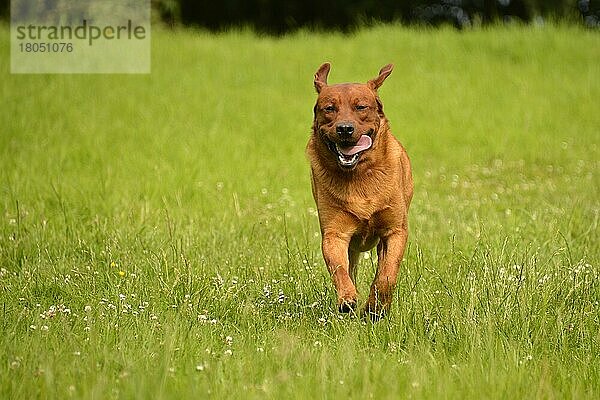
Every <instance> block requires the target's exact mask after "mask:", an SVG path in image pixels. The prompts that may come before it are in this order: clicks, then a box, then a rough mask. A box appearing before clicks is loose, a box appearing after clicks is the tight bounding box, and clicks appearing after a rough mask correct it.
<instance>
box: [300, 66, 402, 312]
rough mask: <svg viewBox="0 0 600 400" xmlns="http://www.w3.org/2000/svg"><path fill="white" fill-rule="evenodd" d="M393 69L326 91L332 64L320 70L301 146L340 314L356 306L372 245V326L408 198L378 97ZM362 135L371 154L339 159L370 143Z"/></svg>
mask: <svg viewBox="0 0 600 400" xmlns="http://www.w3.org/2000/svg"><path fill="white" fill-rule="evenodd" d="M392 68H393V66H392V65H386V66H385V67H383V68H382V69H381V71H380V73H379V76H377V77H376V78H374V79H372V80H370V81H368V82H367V83H366V84H358V83H356V84H348V83H344V84H337V85H328V84H327V75H328V73H329V69H330V65H329V64H328V63H325V64H323V65H322V66H321V67H320V68H319V70H318V71H317V73H316V74H315V80H314V85H315V88H316V90H317V93H318V98H317V102H316V105H315V108H314V121H313V128H312V129H313V133H312V135H311V137H310V140H309V142H308V146H307V154H308V157H309V159H310V163H311V171H312V190H313V196H314V199H315V202H316V204H317V208H318V212H319V222H320V225H321V235H322V251H323V257H324V259H325V263H326V265H327V268H328V270H329V272H330V274H331V277H332V279H333V283H334V285H335V288H336V291H337V296H338V300H337V303H338V306H339V309H340V311H343V312H348V311H350V310H352V309H354V308H355V307H356V302H357V291H356V286H355V283H356V272H357V271H356V268H357V264H358V259H359V255H360V253H361V252H364V251H368V250H369V249H371V248H373V247H374V246H377V255H378V267H377V272H376V274H375V278H374V280H373V283H372V285H371V289H370V293H369V298H368V300H367V304H366V306H365V312H366V313H367V314H369V315H370V316H371V317H372V318H373V319H378V318H379V317H381V316H382V315H383V314H385V313H386V312H387V311H388V310H389V308H390V305H391V301H392V293H393V291H394V289H395V286H396V280H397V276H398V268H399V265H400V262H401V261H402V256H403V253H404V248H405V246H406V240H407V236H408V208H409V205H410V201H411V199H412V195H413V181H412V175H411V169H410V162H409V159H408V155H407V154H406V151H405V150H404V148H403V147H402V145H401V144H400V143H399V142H398V141H397V140H396V138H395V137H394V136H393V135H392V133H391V132H390V128H389V124H388V120H387V119H386V117H385V115H384V113H383V105H382V103H381V100H380V99H379V97H378V95H377V89H378V88H379V87H380V86H381V85H382V84H383V81H384V80H385V79H386V78H387V77H388V76H389V74H390V73H391V71H392ZM362 136H368V137H369V138H370V139H371V140H370V142H371V146H370V148H368V149H366V150H362V151H361V152H359V153H357V154H358V155H357V156H354V155H352V156H344V155H342V154H341V153H343V151H342V150H340V148H341V149H352V148H355V149H357V148H358V147H357V145H358V144H360V143H363V142H367V143H368V142H369V140H368V139H367V138H362V139H361V137H362ZM353 146H354V147H353ZM346 152H349V153H352V151H351V150H346ZM355 158H357V160H358V161H356V160H355Z"/></svg>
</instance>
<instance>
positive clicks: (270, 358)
mask: <svg viewBox="0 0 600 400" xmlns="http://www.w3.org/2000/svg"><path fill="white" fill-rule="evenodd" d="M0 33H1V35H0V51H1V52H2V53H3V54H5V55H7V54H9V43H8V30H7V28H6V27H3V28H2V29H1V30H0ZM326 60H327V61H331V62H332V64H333V68H332V72H331V74H330V81H331V82H342V81H365V80H367V79H368V78H371V77H373V76H375V74H376V73H377V71H379V68H380V67H381V66H383V65H384V64H386V63H388V62H393V63H394V64H395V69H394V72H393V74H392V76H391V77H390V78H389V79H388V80H387V81H386V83H385V85H384V86H383V87H382V88H381V90H380V95H381V97H382V98H383V100H384V104H385V110H386V114H387V116H388V117H389V119H390V120H391V126H392V130H393V132H394V133H395V134H396V136H397V137H398V138H399V139H400V140H401V141H402V142H403V144H404V145H405V147H406V148H407V150H408V152H409V155H410V156H411V160H412V164H413V171H414V178H415V196H414V200H413V205H412V208H411V210H410V238H409V247H408V250H407V253H406V256H405V260H404V262H403V265H402V267H401V268H402V271H403V272H402V273H401V275H400V278H399V285H398V288H397V293H396V302H395V303H394V306H393V310H392V313H391V315H390V316H389V317H388V318H387V319H385V320H384V321H382V322H379V323H377V324H371V323H370V322H366V321H363V320H362V319H360V318H355V317H352V316H346V315H339V314H338V313H337V312H336V310H335V295H334V293H333V287H332V284H331V282H330V280H329V277H328V275H327V272H326V269H325V267H324V265H323V262H322V258H321V254H320V238H319V234H318V231H319V228H318V221H317V219H316V216H315V210H314V204H313V201H312V198H311V194H310V183H309V167H308V161H307V160H306V158H305V156H304V147H305V144H306V142H307V139H308V136H309V132H310V125H311V121H312V106H313V102H314V99H315V95H314V92H313V88H312V76H313V74H314V72H315V71H316V69H317V67H318V66H319V65H320V63H321V62H323V61H326ZM598 60H600V36H598V34H597V32H592V31H584V30H583V29H578V28H573V27H566V26H545V27H542V28H534V27H513V28H502V27H497V28H490V29H481V30H479V29H477V30H473V31H467V32H463V33H461V32H456V31H453V30H450V29H442V30H436V31H426V30H410V29H405V28H400V27H378V28H373V29H370V30H365V31H360V32H358V33H356V34H354V35H352V36H343V35H331V34H310V33H300V34H296V35H294V36H290V37H284V38H281V39H275V38H259V37H255V36H253V35H252V34H250V33H248V32H238V33H228V34H223V35H217V36H213V35H209V34H205V33H200V32H189V31H181V32H166V31H160V30H159V31H155V32H153V37H152V74H151V75H147V76H137V75H133V76H132V75H64V76H61V75H37V76H35V75H9V73H8V71H9V60H8V57H3V58H2V59H1V60H0V74H1V75H2V79H0V98H1V99H2V103H1V104H2V105H1V107H0V207H1V212H2V214H1V216H0V267H1V268H2V269H1V270H0V271H1V273H0V296H1V303H2V309H1V310H0V313H1V318H0V326H1V332H0V360H1V363H0V398H3V399H33V398H42V399H43V398H48V399H64V398H69V397H72V398H81V399H93V398H96V399H105V398H123V399H127V398H153V399H177V398H207V397H216V398H277V399H288V398H303V399H304V398H344V397H347V398H356V399H358V398H374V399H381V398H393V399H398V398H431V399H438V398H456V399H459V398H460V399H462V398H491V399H506V398H515V399H520V398H549V399H552V398H577V399H581V398H590V399H592V398H598V397H600V386H599V383H598V382H600V333H599V332H600V305H599V301H600V277H599V272H600V271H599V261H600V256H599V253H600V251H599V250H600V237H599V233H598V218H599V208H600V196H599V194H600V185H599V184H600V180H599V172H600V169H599V167H600V161H599V160H600V149H599V148H598V146H599V144H600V143H599V142H600V140H599V139H600V135H599V131H600V113H598V104H599V99H600V80H599V79H598V77H599V76H600V64H599V63H598ZM372 260H373V257H372V256H371V258H365V260H364V261H363V262H362V265H361V271H360V276H359V290H360V296H361V298H360V300H361V301H363V302H364V300H365V295H366V294H367V293H368V286H369V283H370V280H371V279H372V276H373V271H374V264H373V261H372Z"/></svg>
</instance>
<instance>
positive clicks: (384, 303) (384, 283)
mask: <svg viewBox="0 0 600 400" xmlns="http://www.w3.org/2000/svg"><path fill="white" fill-rule="evenodd" d="M407 237H408V231H407V230H406V229H401V230H399V231H397V232H394V233H392V234H390V235H388V236H386V237H382V238H381V240H380V242H379V244H378V245H377V259H378V263H377V264H378V265H377V273H376V274H375V279H374V280H373V283H372V284H371V291H370V293H369V299H368V300H367V305H366V307H365V313H366V314H368V315H369V316H370V317H371V319H373V320H378V319H380V318H381V317H383V316H384V315H385V314H386V313H387V312H388V311H389V309H390V305H391V304H392V295H393V293H394V289H395V288H396V281H397V279H398V269H399V267H400V262H401V261H402V256H403V254H404V248H405V246H406V239H407Z"/></svg>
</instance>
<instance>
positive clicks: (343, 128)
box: [335, 123, 354, 138]
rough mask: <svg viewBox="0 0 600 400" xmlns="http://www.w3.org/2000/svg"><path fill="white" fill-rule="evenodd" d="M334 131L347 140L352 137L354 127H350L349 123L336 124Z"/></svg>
mask: <svg viewBox="0 0 600 400" xmlns="http://www.w3.org/2000/svg"><path fill="white" fill-rule="evenodd" d="M335 131H336V132H337V134H338V135H339V136H340V137H343V138H347V137H349V136H352V134H353V133H354V125H352V124H351V123H343V124H338V125H337V126H336V127H335Z"/></svg>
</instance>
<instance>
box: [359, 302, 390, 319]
mask: <svg viewBox="0 0 600 400" xmlns="http://www.w3.org/2000/svg"><path fill="white" fill-rule="evenodd" d="M386 314H387V310H385V309H381V308H380V309H377V308H371V307H368V306H367V307H365V309H364V310H363V317H364V318H365V319H367V318H368V319H370V320H371V322H378V321H379V320H381V319H383V318H384V317H385V315H386Z"/></svg>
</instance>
